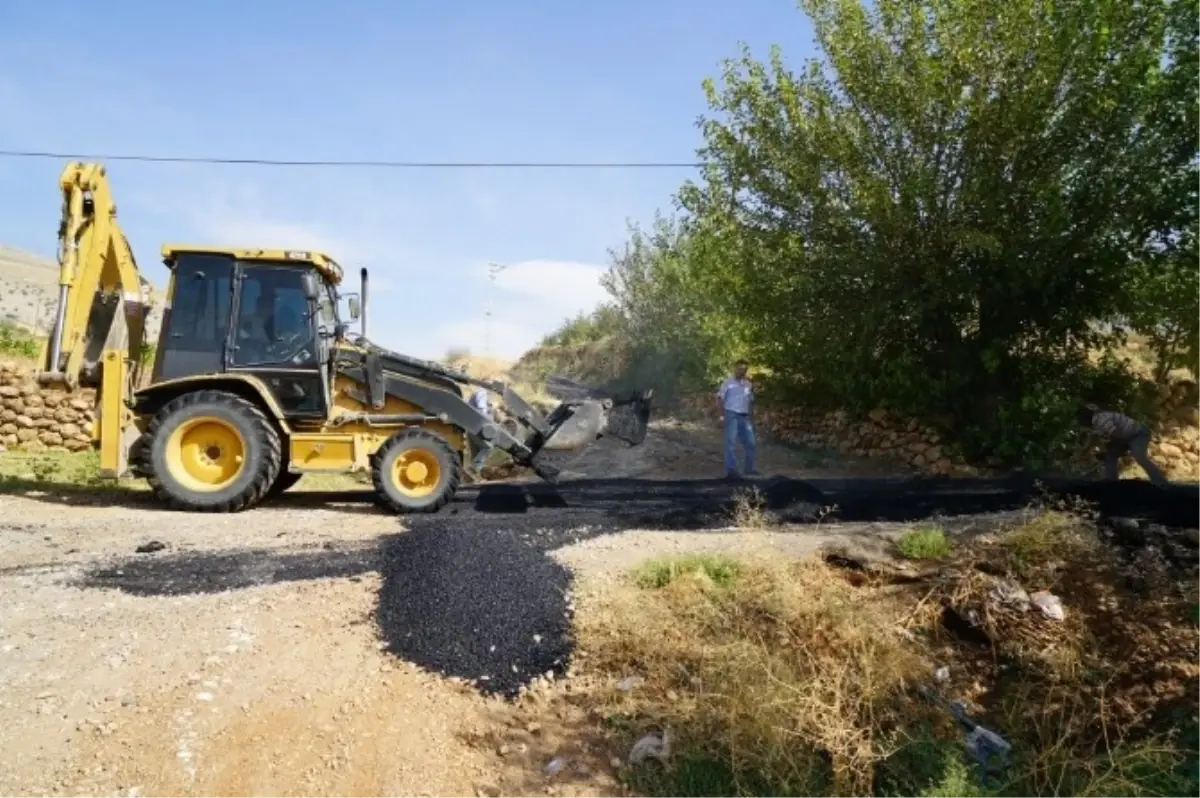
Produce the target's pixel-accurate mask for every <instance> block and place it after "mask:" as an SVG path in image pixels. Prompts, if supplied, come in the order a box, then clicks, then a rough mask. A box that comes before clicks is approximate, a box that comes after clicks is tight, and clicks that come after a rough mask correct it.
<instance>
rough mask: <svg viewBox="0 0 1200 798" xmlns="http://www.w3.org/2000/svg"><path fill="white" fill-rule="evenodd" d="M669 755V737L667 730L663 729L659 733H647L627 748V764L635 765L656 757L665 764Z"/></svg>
mask: <svg viewBox="0 0 1200 798" xmlns="http://www.w3.org/2000/svg"><path fill="white" fill-rule="evenodd" d="M670 756H671V737H670V733H669V732H666V731H664V732H663V733H662V734H661V735H659V734H647V735H646V736H645V737H643V738H641V739H640V740H638V741H637V742H636V743H634V744H633V747H632V748H630V749H629V764H631V765H636V764H638V763H640V762H645V761H646V760H647V759H657V760H658V761H659V762H662V763H664V764H665V763H666V761H667V759H668V758H669V757H670Z"/></svg>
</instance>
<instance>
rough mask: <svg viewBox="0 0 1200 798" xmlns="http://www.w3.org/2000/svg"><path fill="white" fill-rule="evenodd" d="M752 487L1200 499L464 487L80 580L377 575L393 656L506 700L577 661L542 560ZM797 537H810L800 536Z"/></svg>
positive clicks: (1173, 518) (922, 483)
mask: <svg viewBox="0 0 1200 798" xmlns="http://www.w3.org/2000/svg"><path fill="white" fill-rule="evenodd" d="M750 487H755V488H757V489H758V497H759V499H758V500H759V502H760V506H761V507H762V508H763V509H764V510H765V511H766V512H768V513H769V514H771V515H772V516H773V520H775V521H776V522H779V523H785V524H798V525H803V524H806V523H813V522H815V521H816V520H818V519H820V520H821V523H822V524H825V525H829V524H836V523H838V522H851V521H853V522H864V521H916V520H920V519H923V518H929V517H932V516H944V517H952V516H964V515H976V514H985V513H998V512H1004V511H1009V510H1015V509H1019V508H1021V507H1025V506H1028V505H1029V504H1030V502H1031V501H1034V500H1036V499H1037V498H1038V497H1039V496H1043V495H1045V493H1047V492H1049V493H1051V494H1058V495H1065V494H1071V495H1075V496H1079V497H1080V498H1083V499H1084V500H1086V501H1089V502H1092V503H1093V504H1094V505H1095V506H1096V507H1097V508H1098V510H1099V512H1100V514H1101V516H1102V517H1105V518H1114V519H1115V518H1120V519H1136V520H1138V521H1139V522H1141V523H1150V524H1158V525H1162V526H1164V527H1183V528H1189V529H1194V528H1196V527H1197V525H1198V523H1197V513H1198V503H1200V502H1198V499H1200V496H1198V493H1197V490H1196V487H1195V486H1172V487H1171V488H1168V489H1165V490H1164V489H1159V488H1155V487H1154V486H1152V485H1149V484H1148V483H1144V482H1140V481H1129V480H1126V481H1122V482H1120V483H1111V482H1110V483H1089V482H1068V481H1054V480H1045V481H1043V482H1038V481H1035V480H1034V479H1032V478H1029V477H1025V478H1010V479H1007V480H985V479H973V480H964V479H924V478H922V479H891V480H887V479H872V480H814V481H801V480H795V479H786V478H772V479H767V480H760V481H756V482H753V483H749V482H729V481H724V480H684V481H653V480H637V479H613V480H578V481H571V482H564V483H561V484H559V485H550V484H546V483H540V482H539V483H528V484H513V483H506V484H494V485H480V486H471V487H467V488H464V489H463V490H462V491H461V492H460V494H459V495H458V496H457V497H456V499H455V501H453V502H452V503H451V504H450V505H448V506H447V507H445V508H443V510H442V511H441V512H440V513H438V514H436V515H432V516H409V517H406V518H405V519H404V523H405V526H406V527H407V528H408V531H406V532H403V533H398V534H395V535H387V536H385V537H384V538H382V539H381V540H379V541H377V542H375V543H372V544H366V545H364V544H355V545H344V546H343V545H338V544H331V543H327V544H325V545H324V546H322V547H314V548H311V549H300V550H296V549H292V550H268V549H247V550H237V551H223V552H204V553H198V552H175V553H172V552H169V551H167V552H158V553H148V554H140V555H134V556H132V557H130V558H128V559H126V560H122V561H121V562H117V563H106V564H104V565H102V566H98V567H95V568H93V569H91V570H89V571H87V572H86V573H85V574H84V575H83V576H82V578H81V579H79V580H78V581H77V584H78V585H79V586H80V587H87V588H103V589H117V590H122V591H125V592H127V593H130V594H133V595H138V596H179V595H189V594H203V593H217V592H223V591H229V590H238V589H245V588H250V587H254V586H259V585H268V584H275V583H280V582H289V581H302V580H311V579H327V578H357V577H360V576H361V575H362V574H364V573H367V572H378V573H379V574H380V575H381V577H382V584H381V587H380V592H379V602H378V609H377V613H376V620H377V625H378V633H379V635H380V637H381V639H382V640H383V641H384V642H386V643H387V644H388V645H387V648H388V650H389V651H390V652H392V653H393V654H394V655H395V656H397V657H400V658H402V659H404V660H407V661H409V662H412V663H414V664H416V665H418V666H420V667H422V668H425V669H428V670H431V671H435V672H438V673H441V674H443V675H446V676H455V677H459V678H462V679H465V680H470V681H472V682H474V683H475V684H476V685H477V686H478V688H479V689H480V690H481V691H483V692H486V693H497V694H502V695H508V696H511V695H513V694H515V693H516V692H517V691H519V689H520V688H521V686H522V685H525V684H528V682H529V681H530V680H531V679H533V678H535V677H537V676H540V675H544V674H546V673H551V674H556V675H557V674H561V673H562V672H563V671H564V670H565V668H566V667H567V665H568V663H569V661H570V656H571V639H570V628H571V599H570V586H571V576H570V573H569V572H568V571H567V569H566V568H564V567H563V566H561V565H559V564H558V563H557V562H555V561H554V560H553V559H551V558H549V557H547V556H546V554H547V552H549V551H552V550H554V549H557V548H561V547H562V546H565V545H570V544H572V543H577V542H580V541H582V540H586V539H589V538H594V537H597V536H600V535H604V534H609V533H613V532H619V531H623V530H629V529H641V530H664V531H670V530H703V529H713V528H720V527H727V526H728V525H729V523H730V522H729V518H730V514H731V512H732V511H733V509H734V507H735V505H736V504H737V503H738V502H739V501H740V500H742V497H743V496H744V495H745V494H744V492H745V491H746V490H747V489H748V488H750ZM289 498H290V497H289V496H287V495H285V496H283V497H281V498H280V499H278V500H277V502H278V503H280V504H286V503H287V502H288V500H289ZM312 498H313V497H312V496H311V495H307V496H305V502H306V503H309V502H311V501H312ZM339 498H342V499H344V496H343V497H339ZM795 533H796V534H804V532H803V528H802V526H801V527H795Z"/></svg>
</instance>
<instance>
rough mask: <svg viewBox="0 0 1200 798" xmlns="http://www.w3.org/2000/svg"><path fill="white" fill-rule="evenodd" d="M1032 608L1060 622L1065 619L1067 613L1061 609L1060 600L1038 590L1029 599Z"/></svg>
mask: <svg viewBox="0 0 1200 798" xmlns="http://www.w3.org/2000/svg"><path fill="white" fill-rule="evenodd" d="M1030 598H1031V600H1032V601H1033V606H1035V607H1037V608H1038V609H1039V610H1041V611H1042V614H1043V615H1045V616H1046V617H1047V618H1050V619H1051V620H1054V621H1061V620H1063V619H1065V618H1066V617H1067V611H1066V610H1065V609H1064V608H1063V603H1062V599H1060V598H1059V597H1058V596H1056V595H1054V594H1053V593H1050V592H1048V591H1045V590H1040V591H1038V592H1037V593H1034V594H1033V595H1032V596H1031V597H1030Z"/></svg>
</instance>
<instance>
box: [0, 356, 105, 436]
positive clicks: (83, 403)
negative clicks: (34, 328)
mask: <svg viewBox="0 0 1200 798" xmlns="http://www.w3.org/2000/svg"><path fill="white" fill-rule="evenodd" d="M95 396H96V394H95V391H92V390H90V389H84V390H81V391H78V392H76V393H75V394H67V393H65V392H63V391H52V390H46V389H43V388H42V387H40V386H39V385H37V383H36V382H34V380H33V376H32V372H31V370H30V368H29V367H28V366H26V365H25V364H22V363H17V362H0V448H7V449H21V450H24V451H32V452H36V451H43V450H45V449H60V450H61V449H65V450H67V451H81V450H83V449H88V448H90V447H91V445H92V422H93V421H94V420H95V413H94V411H93V409H92V408H93V403H94V402H95Z"/></svg>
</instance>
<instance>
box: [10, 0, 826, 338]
mask: <svg viewBox="0 0 1200 798" xmlns="http://www.w3.org/2000/svg"><path fill="white" fill-rule="evenodd" d="M739 41H745V42H747V43H749V44H750V45H751V46H752V47H753V48H754V49H755V51H756V52H757V53H759V54H760V55H761V54H765V53H766V48H767V47H768V46H769V45H770V44H772V43H778V44H781V45H782V46H783V47H784V49H785V52H786V53H787V54H788V56H789V60H796V59H799V58H802V57H805V56H807V55H809V54H810V53H811V47H812V44H811V42H812V33H811V28H810V26H809V25H808V22H807V20H806V19H805V18H804V16H803V14H802V13H801V12H799V11H798V10H796V8H795V4H794V2H793V0H644V2H633V1H632V0H609V1H608V2H594V3H593V2H579V3H568V2H563V0H559V2H550V0H494V1H493V2H487V1H486V0H443V2H436V1H435V0H407V1H406V0H392V2H384V1H383V0H340V1H335V0H242V1H241V2H234V1H233V0H196V2H190V3H184V2H158V3H155V2H151V0H140V1H138V0H106V2H102V3H98V2H95V1H94V0H76V1H75V2H68V1H67V0H0V149H31V150H48V151H65V152H101V153H103V152H111V153H118V154H119V153H137V154H152V155H184V156H216V157H266V158H275V159H355V160H359V159H381V160H421V161H485V160H499V161H522V160H523V161H530V160H534V161H547V160H558V161H656V160H657V161H689V160H691V159H692V158H693V157H694V151H695V148H696V147H697V146H698V145H699V143H700V138H699V133H698V131H697V129H696V125H695V123H696V119H697V117H698V116H699V115H700V114H701V113H703V112H704V110H705V107H704V98H703V94H702V92H701V88H700V81H701V80H702V79H703V78H704V77H706V76H709V75H715V74H716V73H717V71H718V69H719V67H720V62H721V60H722V59H723V58H726V57H730V56H734V55H736V53H737V46H738V42H739ZM62 165H63V164H62V163H61V162H57V161H49V160H15V159H2V158H0V243H4V244H9V245H12V246H16V247H19V248H21V249H25V250H29V251H32V252H35V253H38V254H42V255H46V256H52V255H53V253H54V249H55V238H54V236H55V230H56V226H57V222H58V211H59V196H58V190H57V185H56V183H57V176H58V172H59V171H60V169H61V168H62ZM108 169H109V175H110V180H111V182H112V185H113V190H114V192H115V194H116V198H117V203H118V206H119V212H120V217H121V219H122V222H123V225H124V228H125V230H126V233H127V234H128V235H129V237H130V241H131V243H132V245H133V247H134V251H135V255H136V256H137V258H138V263H139V265H140V266H141V268H142V270H143V272H145V273H146V274H147V275H148V276H149V278H150V279H151V280H152V281H153V282H154V283H155V284H156V285H157V286H159V287H162V286H165V269H164V268H163V267H162V265H161V263H160V261H159V255H158V251H159V247H160V245H161V244H163V243H166V242H188V243H211V244H216V243H225V244H230V245H246V246H279V247H287V248H303V247H320V248H323V249H327V250H329V251H330V254H332V255H333V256H334V257H335V258H337V259H339V260H340V261H341V262H342V263H343V265H345V266H346V267H347V271H348V273H349V274H351V275H354V277H353V279H352V280H351V281H350V282H351V284H352V285H351V287H354V288H356V287H357V270H358V267H359V266H367V267H368V268H370V269H371V274H372V278H373V295H372V309H373V313H372V320H371V326H372V338H374V339H376V340H377V341H379V342H380V343H383V344H385V345H387V346H390V347H392V348H395V349H399V350H401V351H405V352H409V353H412V354H416V355H421V356H426V357H438V356H441V355H442V354H444V353H445V351H446V350H447V348H449V347H468V348H470V349H471V350H472V351H475V352H478V353H481V354H482V353H484V352H485V350H488V349H490V351H491V353H492V354H496V355H502V356H515V355H518V354H520V352H522V351H523V350H524V349H526V348H527V347H529V346H531V345H532V344H534V343H535V342H536V340H537V339H538V338H539V337H540V336H541V335H542V334H544V333H546V332H548V331H549V330H550V329H552V328H553V327H554V326H555V325H556V324H557V323H558V322H559V321H561V320H562V319H563V318H565V317H568V316H572V315H574V314H575V313H576V312H578V311H580V310H586V309H589V308H591V307H593V306H594V305H595V304H596V303H597V302H598V301H600V300H601V299H603V298H604V294H603V291H602V289H600V288H599V285H598V282H597V280H598V277H599V275H600V273H601V272H602V271H603V269H604V267H605V265H606V263H607V250H608V249H609V248H610V247H616V246H619V245H620V244H621V242H622V241H623V240H624V238H625V224H626V220H638V221H648V220H649V219H650V218H651V217H652V215H653V213H654V211H655V209H656V208H666V207H667V206H668V205H669V202H670V197H671V193H672V192H673V191H674V190H675V189H676V188H677V187H678V185H679V184H680V183H681V182H682V181H683V180H684V179H685V178H687V177H688V176H689V170H686V169H676V170H662V171H615V170H614V171H609V170H604V171H591V170H586V171H575V170H571V171H518V170H490V171H469V170H386V171H371V170H367V169H340V170H334V169H308V168H303V169H301V168H277V167H252V166H238V165H174V164H145V163H133V162H119V161H116V162H111V163H109V164H108ZM489 261H495V262H499V263H502V264H505V265H506V266H507V267H508V268H507V270H506V271H504V272H503V273H501V274H500V276H499V277H498V278H497V281H496V288H495V291H494V292H493V293H491V295H490V301H491V303H492V306H493V308H494V317H493V319H494V320H493V323H492V326H491V337H490V346H487V345H485V340H484V330H485V322H484V314H485V308H486V307H487V303H488V302H489V289H488V281H487V278H486V269H487V263H488V262H489Z"/></svg>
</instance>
